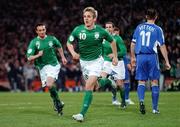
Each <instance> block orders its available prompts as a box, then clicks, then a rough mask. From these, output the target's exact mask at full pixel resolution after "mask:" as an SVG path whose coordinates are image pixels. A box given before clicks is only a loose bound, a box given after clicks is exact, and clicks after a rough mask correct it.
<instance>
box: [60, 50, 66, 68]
mask: <svg viewBox="0 0 180 127" xmlns="http://www.w3.org/2000/svg"><path fill="white" fill-rule="evenodd" d="M58 52H59V54H60V56H61V61H62V63H63V64H64V65H66V64H67V60H66V57H65V56H64V51H63V48H58Z"/></svg>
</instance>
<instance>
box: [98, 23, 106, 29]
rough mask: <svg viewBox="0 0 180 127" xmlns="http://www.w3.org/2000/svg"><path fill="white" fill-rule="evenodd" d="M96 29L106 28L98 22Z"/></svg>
mask: <svg viewBox="0 0 180 127" xmlns="http://www.w3.org/2000/svg"><path fill="white" fill-rule="evenodd" d="M96 29H100V30H105V29H104V28H103V27H102V26H101V25H99V24H96Z"/></svg>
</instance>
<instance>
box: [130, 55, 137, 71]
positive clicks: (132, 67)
mask: <svg viewBox="0 0 180 127" xmlns="http://www.w3.org/2000/svg"><path fill="white" fill-rule="evenodd" d="M135 67H136V59H135V58H131V71H132V72H133V71H134V70H135Z"/></svg>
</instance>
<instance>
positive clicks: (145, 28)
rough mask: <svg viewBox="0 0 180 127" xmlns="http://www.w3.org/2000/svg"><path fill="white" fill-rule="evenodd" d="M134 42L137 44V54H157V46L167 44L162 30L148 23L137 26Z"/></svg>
mask: <svg viewBox="0 0 180 127" xmlns="http://www.w3.org/2000/svg"><path fill="white" fill-rule="evenodd" d="M132 42H133V43H135V44H136V45H135V54H154V53H157V46H158V45H159V46H161V45H163V44H164V43H165V42H164V34H163V31H162V29H161V28H160V27H159V26H157V25H155V24H150V23H147V22H146V23H142V24H140V25H138V26H137V28H136V29H135V32H134V34H133V38H132Z"/></svg>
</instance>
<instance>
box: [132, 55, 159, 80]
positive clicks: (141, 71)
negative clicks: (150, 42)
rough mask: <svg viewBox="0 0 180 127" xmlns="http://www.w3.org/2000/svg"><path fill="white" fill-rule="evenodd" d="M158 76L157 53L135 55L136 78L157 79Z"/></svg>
mask: <svg viewBox="0 0 180 127" xmlns="http://www.w3.org/2000/svg"><path fill="white" fill-rule="evenodd" d="M159 77H160V68H159V60H158V56H157V54H138V55H136V76H135V79H136V80H148V79H149V80H158V79H159Z"/></svg>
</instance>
